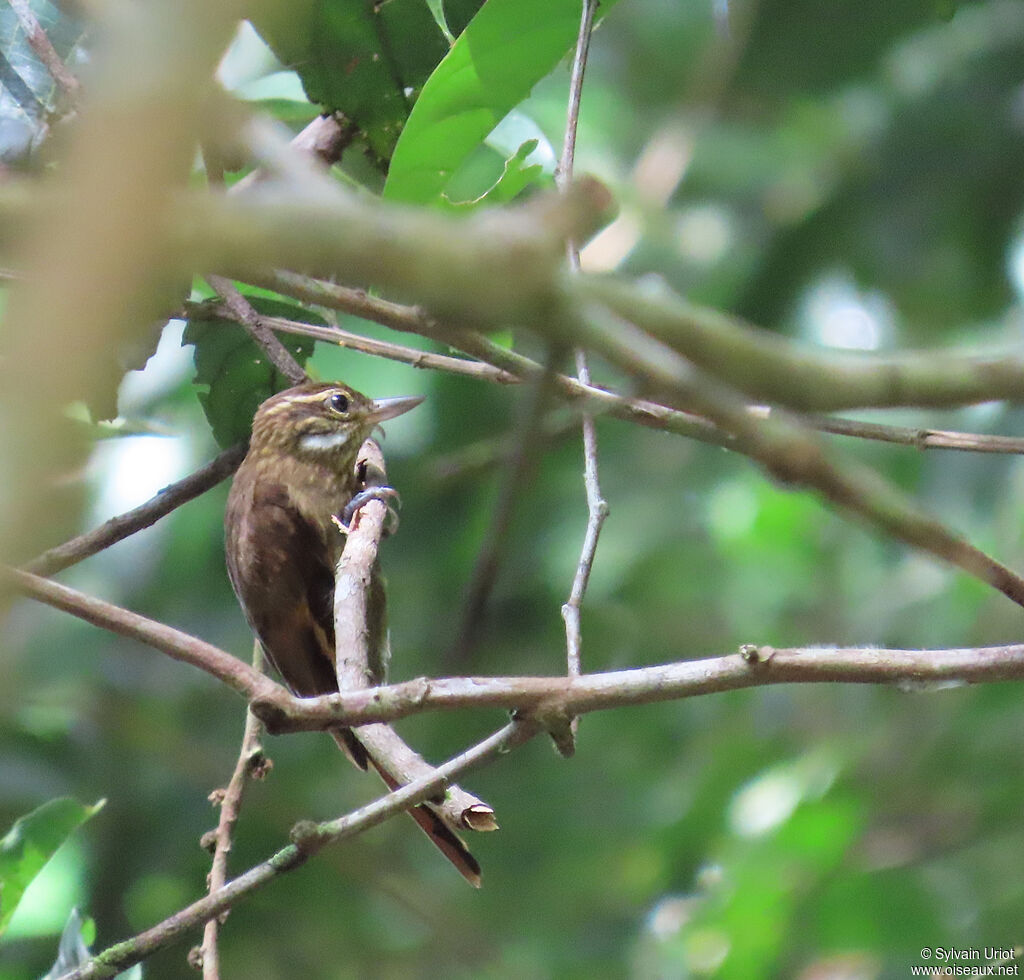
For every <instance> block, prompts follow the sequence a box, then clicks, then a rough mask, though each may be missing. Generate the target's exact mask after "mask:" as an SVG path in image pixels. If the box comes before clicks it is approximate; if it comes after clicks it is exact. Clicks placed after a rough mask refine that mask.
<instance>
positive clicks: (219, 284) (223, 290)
mask: <svg viewBox="0 0 1024 980" xmlns="http://www.w3.org/2000/svg"><path fill="white" fill-rule="evenodd" d="M206 280H207V282H209V284H210V285H211V286H212V287H213V289H214V291H215V292H216V293H217V295H218V296H220V298H221V299H222V300H224V304H225V305H226V306H227V308H228V309H229V310H231V312H232V314H233V318H234V319H235V320H237V321H238V322H239V323H240V324H241V325H242V326H243V327H245V329H246V330H247V331H248V332H249V336H250V337H252V339H253V340H254V341H256V343H257V344H259V346H260V347H261V348H262V349H263V351H264V353H265V354H266V355H267V357H269V358H270V363H271V364H273V365H274V367H275V368H276V369H277V370H278V371H279V372H280V373H281V374H282V375H284V376H285V377H286V378H287V379H288V380H289V381H290V382H291V383H292V384H293V385H298V384H302V383H303V382H304V381H308V380H309V378H308V376H307V375H306V372H305V370H303V368H302V366H301V365H300V364H299V362H298V361H296V360H295V358H294V357H292V354H291V351H289V350H288V348H287V347H285V345H284V344H282V343H281V341H280V340H278V339H277V337H275V336H274V331H273V330H271V329H270V327H269V326H267V324H266V323H265V322H264V319H263V317H262V316H261V315H260V314H259V313H258V312H257V311H256V310H255V309H254V308H253V305H252V303H250V302H249V301H248V300H247V299H246V298H245V297H244V296H243V295H242V294H241V293H240V292H239V291H238V287H237V286H235V284H234V283H233V282H232V281H231V280H230V279H225V278H224V277H223V276H214V275H207V277H206Z"/></svg>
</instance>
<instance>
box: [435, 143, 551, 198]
mask: <svg viewBox="0 0 1024 980" xmlns="http://www.w3.org/2000/svg"><path fill="white" fill-rule="evenodd" d="M536 149H537V141H536V140H527V141H526V142H525V143H523V145H522V146H520V147H519V149H518V150H516V152H515V153H514V154H513V155H512V156H511V157H509V159H508V160H506V161H505V169H504V170H503V171H502V173H501V176H500V177H499V178H498V179H497V180H496V181H495V182H494V184H493V185H492V186H491V187H489V188H488V189H487V190H486V191H484V193H483V194H481V195H480V196H479V197H476V198H474V199H473V200H471V201H448V199H447V198H446V197H445V198H443V200H444V201H445V202H446V203H447V204H449V205H450V206H451V207H452V208H453V210H455V211H467V210H469V209H471V208H475V207H478V206H480V205H481V204H507V203H508V202H509V201H511V200H513V199H514V198H515V197H517V196H518V195H519V194H521V193H522V192H523V190H525V189H526V188H527V187H529V185H530V184H535V183H537V182H538V181H539V180H541V178H542V177H543V176H544V168H543V166H541V164H539V163H531V164H527V163H526V158H527V157H529V156H530V155H531V154H532V153H533V151H534V150H536Z"/></svg>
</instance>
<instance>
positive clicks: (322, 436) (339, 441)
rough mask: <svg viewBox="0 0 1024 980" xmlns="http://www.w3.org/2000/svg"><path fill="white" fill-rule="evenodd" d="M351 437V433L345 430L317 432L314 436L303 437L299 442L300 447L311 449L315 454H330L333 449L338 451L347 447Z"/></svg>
mask: <svg viewBox="0 0 1024 980" xmlns="http://www.w3.org/2000/svg"><path fill="white" fill-rule="evenodd" d="M349 436H350V433H348V432H346V431H345V430H343V429H340V430H338V431H337V432H316V433H313V434H312V435H308V436H303V437H302V438H301V439H300V440H299V445H300V446H302V448H303V449H309V450H312V451H313V452H328V451H329V450H331V449H338V448H339V447H341V446H343V445H345V443H346V442H347V441H348V439H349Z"/></svg>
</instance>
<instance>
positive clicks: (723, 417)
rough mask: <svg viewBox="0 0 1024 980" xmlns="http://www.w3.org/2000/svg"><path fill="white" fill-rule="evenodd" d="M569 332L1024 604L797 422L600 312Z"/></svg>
mask: <svg viewBox="0 0 1024 980" xmlns="http://www.w3.org/2000/svg"><path fill="white" fill-rule="evenodd" d="M573 327H574V330H573V333H574V335H575V336H576V337H577V339H581V340H584V341H585V342H586V343H587V345H588V346H590V347H592V348H593V349H596V350H599V351H601V352H602V353H603V354H604V355H605V356H607V357H608V358H609V359H610V360H612V361H614V362H616V363H618V364H619V365H620V366H622V367H623V368H624V369H626V370H627V371H629V372H630V373H632V374H635V375H636V376H637V377H642V378H643V379H644V382H645V383H646V384H647V385H648V386H649V387H650V388H651V389H652V390H654V391H655V393H656V394H657V395H658V396H659V397H662V398H664V399H665V400H666V401H667V402H669V403H670V404H672V403H673V402H680V403H685V405H686V407H687V408H693V409H694V410H695V411H698V412H700V413H701V414H702V415H704V416H705V417H707V418H710V419H711V420H712V421H714V422H715V423H716V424H717V425H718V426H719V427H720V428H721V429H723V430H725V431H727V432H730V433H732V434H733V436H734V438H735V439H736V448H737V449H738V450H739V451H740V452H742V453H744V454H745V455H747V456H749V457H751V458H752V459H754V460H756V461H757V462H758V463H760V465H761V466H762V467H763V468H764V469H765V470H766V471H767V472H768V473H770V474H771V475H772V476H773V477H775V478H776V479H778V480H780V481H782V482H783V483H787V484H791V485H794V486H799V487H802V488H804V489H806V490H814V491H817V492H818V493H819V494H821V496H822V497H823V498H824V499H825V500H827V501H828V502H829V503H830V504H832V505H833V506H835V507H836V508H838V509H839V510H841V511H845V512H846V513H848V514H852V515H854V516H856V517H859V518H861V519H862V520H864V521H865V522H866V523H868V524H869V525H871V526H872V527H874V528H875V529H876V530H878V531H881V532H883V533H884V534H886V535H888V536H890V537H892V538H895V539H896V540H899V541H902V542H903V543H904V544H908V545H910V546H911V547H914V548H918V549H920V550H922V551H926V552H928V553H930V554H932V555H934V556H936V557H938V558H941V559H942V560H943V561H947V562H949V563H950V564H952V565H955V566H957V567H958V568H960V569H962V570H963V571H965V572H967V573H968V574H970V575H973V576H975V577H976V578H978V579H980V580H981V581H982V582H985V583H986V584H988V585H991V586H992V587H993V588H995V589H998V590H999V591H1000V592H1002V593H1003V595H1005V596H1007V598H1009V599H1011V600H1012V601H1013V602H1015V603H1017V604H1018V605H1021V606H1024V578H1021V576H1020V575H1018V574H1017V573H1016V572H1014V571H1012V570H1011V569H1009V568H1007V567H1006V566H1005V565H1003V564H1002V563H1001V562H998V561H996V560H995V559H994V558H993V557H991V556H990V555H987V554H985V552H983V551H982V550H981V549H980V548H976V547H975V546H974V545H972V544H970V543H969V542H967V541H965V540H964V539H963V538H961V537H959V536H957V535H956V534H954V533H953V532H952V531H950V530H949V529H948V528H947V527H946V526H945V525H944V524H942V523H941V522H940V521H938V520H937V519H935V518H934V517H932V516H931V515H930V514H928V513H926V512H925V511H924V510H923V509H922V508H921V507H920V506H919V505H918V504H917V503H916V501H914V500H913V499H912V498H910V497H908V496H906V495H905V494H903V493H902V491H900V490H899V489H898V488H897V487H895V486H894V485H893V484H891V483H890V482H889V481H888V480H886V479H885V478H884V477H883V476H881V475H880V474H879V473H877V472H876V471H875V470H873V469H871V468H870V467H868V466H864V465H862V464H859V463H856V462H851V461H845V460H838V459H832V458H830V457H829V456H828V455H827V454H826V452H825V450H824V446H823V445H822V444H821V443H820V441H819V440H818V439H816V438H815V437H814V434H813V433H811V432H810V431H809V430H808V429H807V427H806V426H804V425H802V424H801V423H800V421H799V420H798V419H797V418H795V417H793V416H789V415H786V414H785V413H781V412H780V413H777V414H776V413H774V412H773V413H772V415H771V416H770V417H767V418H765V417H760V418H759V417H756V416H755V415H754V414H752V413H751V411H750V408H749V406H748V405H747V404H746V402H745V401H744V400H743V399H742V397H741V396H740V395H739V393H737V392H735V391H734V390H733V389H731V388H729V387H727V386H726V385H724V384H720V383H718V382H716V381H714V380H712V379H711V378H709V377H708V376H706V375H705V374H704V373H703V372H702V371H701V370H699V369H698V368H695V367H694V366H693V365H692V364H691V363H690V362H689V361H687V360H685V359H684V358H683V357H681V356H680V355H679V354H678V353H677V352H676V351H674V350H672V348H670V347H667V346H666V345H665V344H663V343H661V341H659V340H657V339H655V338H653V337H651V336H650V335H648V334H646V333H644V332H643V331H642V330H640V329H639V328H637V327H636V326H634V325H633V324H631V323H627V322H625V321H622V320H620V319H618V318H617V317H614V316H612V315H611V314H610V313H609V312H608V311H607V310H605V309H604V308H603V307H592V308H591V309H590V310H589V311H588V316H587V318H586V319H585V320H584V319H581V320H579V321H577V322H576V323H575V324H573Z"/></svg>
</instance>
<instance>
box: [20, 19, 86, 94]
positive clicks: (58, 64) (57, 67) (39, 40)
mask: <svg viewBox="0 0 1024 980" xmlns="http://www.w3.org/2000/svg"><path fill="white" fill-rule="evenodd" d="M8 3H9V4H10V5H11V10H13V11H14V15H15V17H17V18H18V23H19V24H21V27H22V30H24V32H25V40H26V41H28V43H29V47H30V48H32V50H33V51H34V52H35V54H36V57H37V58H38V59H39V60H40V61H41V62H42V63H43V64H44V65H45V66H46V70H47V71H48V72H49V73H50V77H51V78H52V79H53V80H54V82H55V83H56V85H57V87H58V88H59V89H60V90H61V92H62V93H63V95H64V97H65V98H66V99H67V100H68V101H69V102H74V100H75V99H76V98H77V97H78V91H79V89H80V87H81V83H80V82H79V81H78V79H77V78H76V77H75V76H74V75H73V74H72V72H71V71H70V69H69V68H68V66H67V65H66V64H65V63H64V59H63V58H61V56H60V55H59V54H57V49H56V48H54V46H53V44H52V43H51V42H50V38H49V37H48V36H47V34H46V31H44V30H43V26H42V24H40V23H39V19H38V18H37V17H36V15H35V12H34V11H33V10H32V8H31V7H30V6H29V4H28V0H8Z"/></svg>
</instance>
